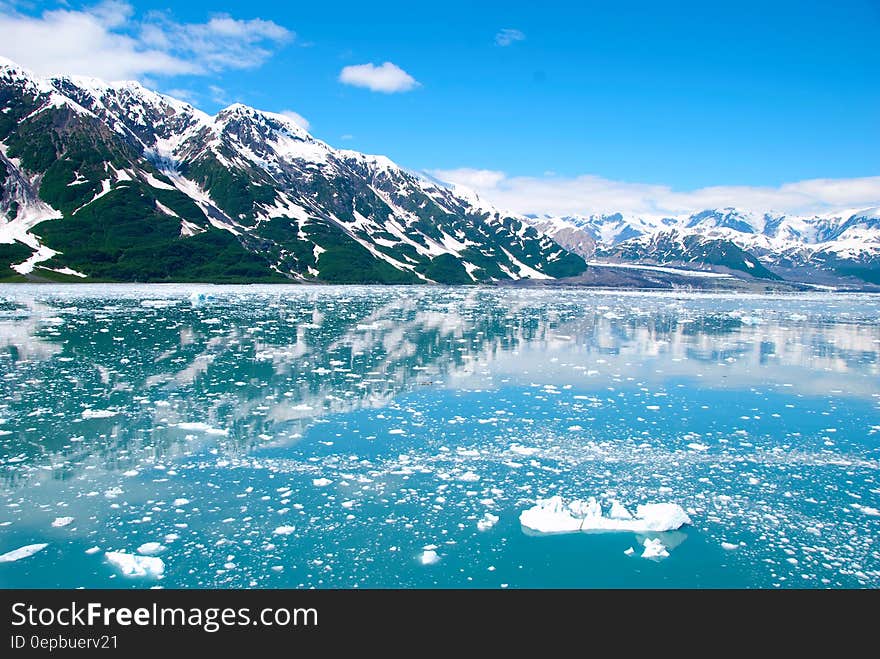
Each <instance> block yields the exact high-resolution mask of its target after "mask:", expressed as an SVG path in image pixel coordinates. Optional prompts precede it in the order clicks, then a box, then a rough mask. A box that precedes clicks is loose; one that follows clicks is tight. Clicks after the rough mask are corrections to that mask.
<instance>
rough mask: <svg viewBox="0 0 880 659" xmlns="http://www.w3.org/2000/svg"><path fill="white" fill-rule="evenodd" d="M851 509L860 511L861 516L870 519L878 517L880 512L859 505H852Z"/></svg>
mask: <svg viewBox="0 0 880 659" xmlns="http://www.w3.org/2000/svg"><path fill="white" fill-rule="evenodd" d="M852 507H853V508H855V509H856V510H858V511H860V512H861V513H862V514H863V515H870V516H871V517H878V516H880V510H877V509H876V508H872V507H871V506H863V505H861V504H858V503H854V504H852Z"/></svg>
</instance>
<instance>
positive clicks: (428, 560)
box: [419, 549, 440, 565]
mask: <svg viewBox="0 0 880 659" xmlns="http://www.w3.org/2000/svg"><path fill="white" fill-rule="evenodd" d="M439 560H440V555H439V554H438V553H437V552H436V551H434V550H433V549H426V550H425V551H423V552H422V555H421V557H420V558H419V561H420V562H421V564H422V565H433V564H434V563H436V562H437V561H439Z"/></svg>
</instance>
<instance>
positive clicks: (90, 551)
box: [86, 546, 101, 556]
mask: <svg viewBox="0 0 880 659" xmlns="http://www.w3.org/2000/svg"><path fill="white" fill-rule="evenodd" d="M99 551H101V548H100V547H98V546H95V547H89V548H88V549H86V553H87V554H89V555H90V556H91V555H92V554H97V553H98V552H99Z"/></svg>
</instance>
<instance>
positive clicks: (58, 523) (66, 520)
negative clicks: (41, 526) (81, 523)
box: [52, 517, 73, 529]
mask: <svg viewBox="0 0 880 659" xmlns="http://www.w3.org/2000/svg"><path fill="white" fill-rule="evenodd" d="M71 522H73V517H56V518H55V521H54V522H52V526H54V527H55V528H56V529H57V528H61V527H62V526H67V525H68V524H70V523H71Z"/></svg>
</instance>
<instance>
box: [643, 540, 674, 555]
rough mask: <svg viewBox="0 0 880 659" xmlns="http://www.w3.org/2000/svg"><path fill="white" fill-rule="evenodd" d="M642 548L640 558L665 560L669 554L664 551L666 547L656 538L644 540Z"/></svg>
mask: <svg viewBox="0 0 880 659" xmlns="http://www.w3.org/2000/svg"><path fill="white" fill-rule="evenodd" d="M644 547H645V551H643V552H642V558H666V557H667V556H669V552H668V551H666V545H664V544H663V543H662V542H660V540H658V539H657V538H654V539H651V538H646V539H645V544H644Z"/></svg>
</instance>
